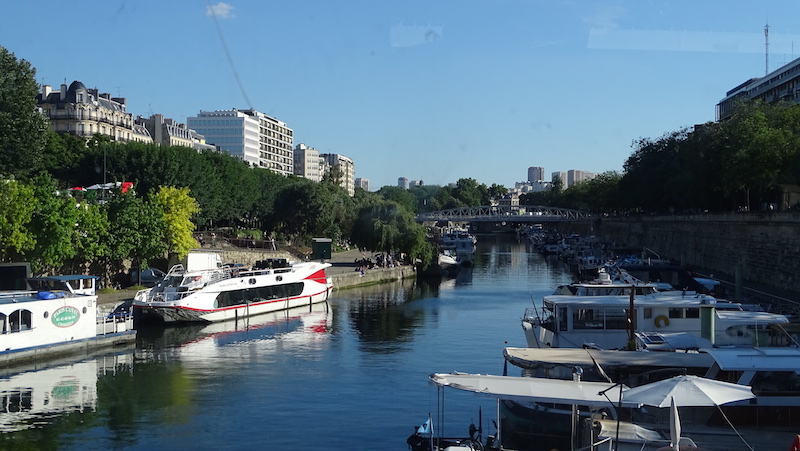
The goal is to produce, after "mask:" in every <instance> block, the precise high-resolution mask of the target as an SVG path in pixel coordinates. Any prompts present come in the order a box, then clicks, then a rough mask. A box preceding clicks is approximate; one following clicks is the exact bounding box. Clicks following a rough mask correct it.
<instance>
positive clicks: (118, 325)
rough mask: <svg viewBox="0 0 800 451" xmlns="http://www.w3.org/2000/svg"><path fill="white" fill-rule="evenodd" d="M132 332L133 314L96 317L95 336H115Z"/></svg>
mask: <svg viewBox="0 0 800 451" xmlns="http://www.w3.org/2000/svg"><path fill="white" fill-rule="evenodd" d="M129 330H133V314H132V313H130V312H127V313H118V314H112V315H108V316H98V317H97V335H108V334H117V333H120V332H127V331H129Z"/></svg>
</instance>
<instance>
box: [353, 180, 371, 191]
mask: <svg viewBox="0 0 800 451" xmlns="http://www.w3.org/2000/svg"><path fill="white" fill-rule="evenodd" d="M356 188H361V189H363V190H364V191H369V179H365V178H363V177H356Z"/></svg>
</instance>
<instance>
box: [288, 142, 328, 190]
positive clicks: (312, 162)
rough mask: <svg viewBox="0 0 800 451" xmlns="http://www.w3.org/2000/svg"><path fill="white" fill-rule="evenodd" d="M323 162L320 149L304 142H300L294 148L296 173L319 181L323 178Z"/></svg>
mask: <svg viewBox="0 0 800 451" xmlns="http://www.w3.org/2000/svg"><path fill="white" fill-rule="evenodd" d="M322 174H323V162H322V160H321V159H320V156H319V151H318V150H317V149H315V148H313V147H309V146H307V145H305V144H304V143H299V144H297V146H295V148H294V175H297V176H300V177H305V178H307V179H309V180H313V181H315V182H319V181H321V180H322Z"/></svg>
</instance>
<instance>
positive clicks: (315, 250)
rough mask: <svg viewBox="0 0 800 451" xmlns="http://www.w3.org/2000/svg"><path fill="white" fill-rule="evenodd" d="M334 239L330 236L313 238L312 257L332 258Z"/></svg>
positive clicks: (320, 258)
mask: <svg viewBox="0 0 800 451" xmlns="http://www.w3.org/2000/svg"><path fill="white" fill-rule="evenodd" d="M332 245H333V240H331V239H330V238H312V239H311V258H312V259H314V260H317V259H319V260H323V261H324V260H330V259H331V247H332Z"/></svg>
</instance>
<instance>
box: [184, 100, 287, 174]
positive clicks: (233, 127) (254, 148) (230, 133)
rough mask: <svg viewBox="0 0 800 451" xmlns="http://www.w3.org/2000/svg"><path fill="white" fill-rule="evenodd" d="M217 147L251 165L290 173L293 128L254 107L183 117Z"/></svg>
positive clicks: (281, 172) (190, 126) (201, 112)
mask: <svg viewBox="0 0 800 451" xmlns="http://www.w3.org/2000/svg"><path fill="white" fill-rule="evenodd" d="M186 122H187V124H188V126H189V128H191V129H193V130H196V131H197V132H198V133H200V134H202V135H203V136H205V138H206V142H208V143H209V144H214V145H216V146H218V147H219V149H220V150H223V151H225V152H228V153H229V154H231V155H233V156H235V157H237V158H240V159H241V160H242V161H245V162H247V163H249V164H250V165H251V166H255V167H260V168H265V169H270V170H272V171H274V172H277V173H278V174H281V175H292V174H293V173H294V162H293V159H294V149H293V140H294V131H293V130H292V129H291V128H289V127H287V126H286V124H285V123H284V122H281V121H279V120H278V119H275V118H274V117H271V116H267V115H266V114H264V113H261V112H259V111H256V110H254V109H248V110H237V109H235V108H234V109H231V110H217V111H200V114H198V115H197V116H195V117H189V118H187V119H186Z"/></svg>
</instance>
